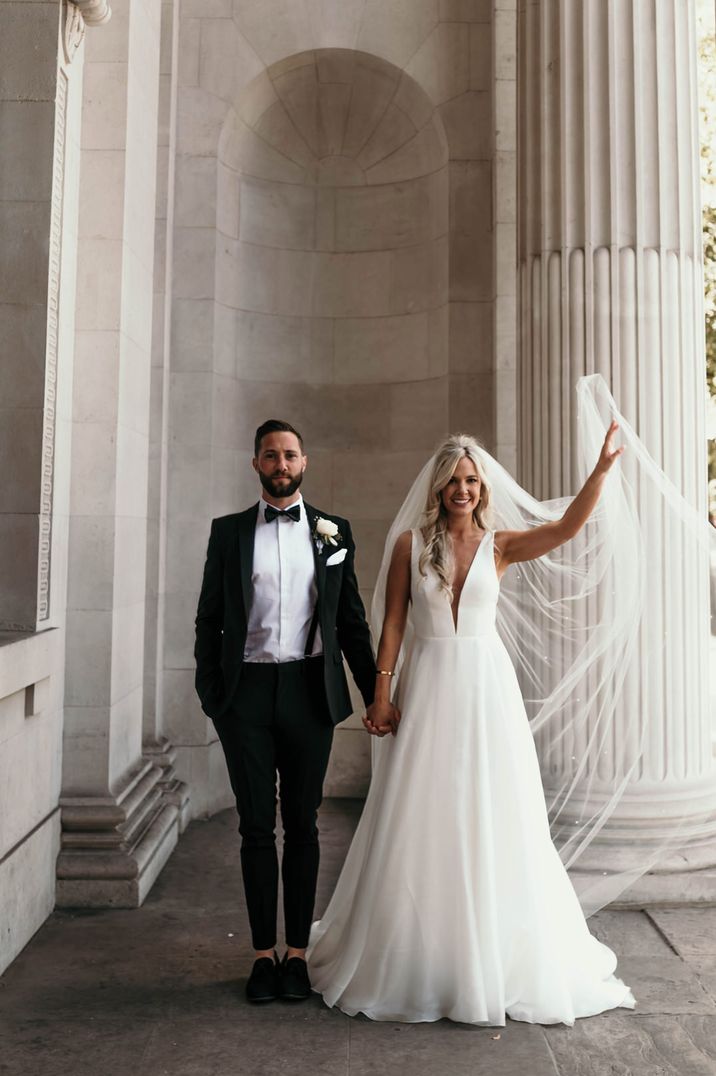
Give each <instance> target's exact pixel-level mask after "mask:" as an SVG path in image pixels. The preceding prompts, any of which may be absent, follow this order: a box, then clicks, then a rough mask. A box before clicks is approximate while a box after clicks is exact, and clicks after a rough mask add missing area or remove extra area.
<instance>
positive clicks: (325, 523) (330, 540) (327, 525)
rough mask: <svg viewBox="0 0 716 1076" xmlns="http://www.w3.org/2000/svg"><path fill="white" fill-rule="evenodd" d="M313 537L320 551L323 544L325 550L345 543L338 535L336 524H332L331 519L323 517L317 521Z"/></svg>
mask: <svg viewBox="0 0 716 1076" xmlns="http://www.w3.org/2000/svg"><path fill="white" fill-rule="evenodd" d="M313 537H314V538H315V540H316V544H317V545H318V548H319V549H320V547H321V543H323V546H324V548H325V546H327V545H338V542H342V541H343V539H342V538H341V536H340V534H339V533H338V527H337V526H336V525H335V523H332V522H331V520H330V519H323V517H321V516H319V518H318V519H317V520H316V525H315V527H314V528H313Z"/></svg>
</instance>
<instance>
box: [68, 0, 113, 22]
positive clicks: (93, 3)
mask: <svg viewBox="0 0 716 1076" xmlns="http://www.w3.org/2000/svg"><path fill="white" fill-rule="evenodd" d="M74 2H75V4H76V6H77V7H78V8H79V9H80V12H81V14H82V18H83V19H84V21H85V22H86V23H87V25H88V26H102V25H103V24H104V23H105V22H109V20H110V19H111V18H112V8H111V7H110V6H109V3H108V2H107V0H74Z"/></svg>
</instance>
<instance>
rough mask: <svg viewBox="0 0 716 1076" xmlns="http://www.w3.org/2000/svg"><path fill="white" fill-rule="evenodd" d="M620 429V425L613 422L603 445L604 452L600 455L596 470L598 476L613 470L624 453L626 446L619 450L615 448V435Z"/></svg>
mask: <svg viewBox="0 0 716 1076" xmlns="http://www.w3.org/2000/svg"><path fill="white" fill-rule="evenodd" d="M618 429H619V423H618V422H616V421H615V420H614V421H612V423H611V425H610V427H609V429H608V430H607V434H606V437H605V438H604V444H603V445H602V451H601V452H600V453H599V459H598V460H597V466H596V468H595V470H596V471H597V473H598V474H606V473H607V472H608V471H609V470H610V469H611V467H612V465H613V464H614V461H615V460H618V459H619V457H620V456H621V454H622V452H623V451H624V447H625V446H624V445H621V446H620V447H619V448H614V447H613V442H614V435H615V434H616V432H617V430H618Z"/></svg>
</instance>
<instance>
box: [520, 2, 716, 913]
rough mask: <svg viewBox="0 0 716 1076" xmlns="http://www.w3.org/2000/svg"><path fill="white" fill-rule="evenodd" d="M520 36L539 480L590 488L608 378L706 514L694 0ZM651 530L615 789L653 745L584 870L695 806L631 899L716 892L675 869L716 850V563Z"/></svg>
mask: <svg viewBox="0 0 716 1076" xmlns="http://www.w3.org/2000/svg"><path fill="white" fill-rule="evenodd" d="M518 36H519V95H518V115H519V158H520V159H519V214H518V216H519V222H518V255H519V271H520V284H519V287H520V297H519V298H520V311H521V314H520V316H521V325H520V338H521V347H520V356H519V370H518V383H519V422H518V426H519V429H520V434H521V444H520V446H519V449H518V457H519V460H520V464H521V471H520V476H521V481H522V483H523V484H524V485H525V486H526V487H527V488H529V489H530V490H532V491H533V492H534V493H535V494H536V495H537V496H539V497H540V498H548V497H554V496H559V495H564V494H570V493H574V492H576V489H577V484H578V478H577V474H576V470H575V452H574V429H573V421H574V415H575V394H574V386H575V383H576V380H577V379H578V378H579V377H580V376H581V375H582V374H585V373H593V372H599V373H601V374H603V376H604V377H605V379H606V380H607V382H608V383H609V385H610V387H611V389H612V392H613V393H614V395H615V397H616V399H617V402H618V404H619V406H620V409H621V410H622V411H623V412H624V413H625V415H626V416H627V418H628V420H629V421H630V422H631V423H632V424H633V425H634V426H635V428H636V429H637V431H638V433H639V435H640V436H641V437H642V439H643V440H644V442H645V443H646V445H647V447H648V449H649V451H650V452H651V453H652V454H653V456H654V457H655V459H656V460H657V462H658V463H659V464H660V466H661V467H663V469H664V470H665V471H666V473H667V474H668V475H669V477H670V478H671V479H672V481H673V482H674V483H675V484H676V485H677V486H678V487H679V489H680V490H681V491H682V492H683V494H684V495H685V496H686V497H687V498H688V500H689V501H690V502H691V503H692V504H693V505H695V506H696V507H698V509H699V511H700V512H702V513H703V515H704V517H705V513H706V507H705V496H706V475H705V466H706V451H705V448H706V446H705V434H704V401H705V388H704V383H703V382H704V352H703V315H702V305H701V294H702V263H701V238H700V228H701V222H700V203H699V187H698V183H699V164H698V162H699V146H698V132H697V109H696V73H695V66H696V47H695V31H694V12H693V4H692V3H690V2H689V0H673V2H671V3H668V4H662V3H661V2H660V0H520V6H519V29H518ZM624 466H628V461H626V460H625V463H624ZM649 511H651V509H649ZM647 527H648V534H649V542H650V556H652V558H653V559H652V562H651V564H650V566H649V569H648V573H649V574H648V586H649V592H650V597H649V601H650V617H649V622H648V623H647V624H646V625H645V627H644V630H643V632H642V635H641V638H640V640H639V653H638V658H637V659H636V660H635V662H634V666H633V668H632V670H631V672H630V675H629V678H628V681H627V683H626V684H625V686H624V690H623V692H622V698H621V701H620V714H619V730H620V732H621V734H622V735H621V741H620V739H619V735H617V737H616V738H615V743H614V745H613V748H614V750H613V752H612V751H607V752H602V753H601V755H600V757H599V758H598V759H594V760H590V767H591V771H592V772H594V770H595V768H596V772H597V777H598V779H599V778H603V782H602V787H603V788H606V787H608V785H609V781H610V779H611V778H612V777H613V776H614V770H615V767H616V766H617V765H618V762H617V756H618V754H619V751H620V750H621V748H622V745H623V743H624V741H625V740H628V738H629V737H632V739H633V738H634V735H635V733H634V729H635V728H637V726H638V729H641V728H642V727H643V726H642V725H641V722H642V721H643V720H644V719H645V718H647V717H648V734H647V739H646V749H645V752H644V757H643V759H642V761H641V763H640V765H639V767H638V775H637V776H636V777H635V778H634V779H633V781H632V782H631V784H630V786H629V788H628V791H627V793H626V794H625V796H624V798H623V800H622V802H621V804H620V806H619V808H618V810H617V811H616V812H615V814H614V815H613V816H612V818H611V819H610V822H609V823H608V825H607V827H605V830H604V831H603V834H601V835H600V837H599V838H598V840H597V841H595V842H594V844H593V845H592V849H591V853H590V857H589V862H588V863H585V864H582V866H583V867H584V868H585V869H588V870H589V869H591V870H599V869H600V868H601V867H605V868H606V867H612V866H617V865H620V864H623V865H628V863H629V862H630V860H631V858H632V857H633V850H634V842H635V841H639V842H642V847H644V846H646V847H649V846H651V847H658V845H659V842H660V841H663V838H664V837H665V836H667V835H668V834H669V833H670V832H671V833H673V832H674V827H675V826H676V825H677V820H678V819H682V820H683V819H687V820H691V819H693V825H692V824H691V823H689V825H688V827H687V832H688V834H689V837H688V840H687V841H686V845H685V849H684V850H683V854H682V855H681V856H679V857H678V860H677V859H676V858H673V859H672V861H671V862H668V861H667V862H663V863H661V864H659V873H650V874H649V875H647V876H645V877H644V878H643V879H642V881H641V882H640V883H639V884H638V885H637V886H635V887H632V890H631V891H630V894H629V897H628V899H630V900H634V901H641V900H647V901H648V900H656V899H677V900H678V899H684V898H685V899H706V898H708V897H711V898H712V899H713V897H714V895H716V880H715V876H714V875H713V874H711V873H710V872H709V871H708V870H702V871H701V872H700V873H694V874H691V875H688V874H687V875H684V874H681V875H678V874H675V873H670V872H674V871H678V870H681V871H689V870H694V869H696V868H708V867H711V866H713V865H714V864H716V818H715V817H714V815H713V811H714V809H715V808H716V783H715V782H714V762H713V759H712V755H711V744H710V727H709V724H710V723H709V707H708V683H707V670H708V602H709V598H708V594H709V584H708V565H707V563H706V562H705V558H704V557H703V556H701V555H700V553H699V551H698V550H694V549H693V548H691V547H690V544H689V539H688V538H687V537H686V536H685V535H684V534H682V533H676V532H674V531H673V530H672V531H666V530H665V528H664V525H663V521H662V519H661V518H660V517H659V515H658V514H655V515H651V516H650V518H649V519H648V522H647ZM542 746H544V745H542ZM539 747H540V743H539V737H538V748H539ZM571 752H572V748H570V749H569V750H565V754H564V758H563V759H562V761H561V765H562V773H561V774H554V773H552V774H546V775H545V784H546V788H547V792H548V793H549V786H550V784H551V783H552V782H555V784H556V785H559V784H561V780H562V778H563V777H564V776H568V775H570V772H571V765H572V762H571ZM597 784H598V782H597ZM708 811H710V812H712V813H711V817H712V819H713V821H712V822H711V823H710V824H709V823H708V822H705V821H704V818H705V816H706V812H708ZM664 872H665V873H664Z"/></svg>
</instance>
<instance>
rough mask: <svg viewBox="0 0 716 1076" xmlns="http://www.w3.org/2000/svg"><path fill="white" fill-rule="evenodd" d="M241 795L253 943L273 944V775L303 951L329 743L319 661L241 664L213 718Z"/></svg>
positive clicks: (288, 899)
mask: <svg viewBox="0 0 716 1076" xmlns="http://www.w3.org/2000/svg"><path fill="white" fill-rule="evenodd" d="M216 730H217V732H218V734H219V739H220V740H221V745H222V747H223V749H224V754H225V756H226V764H227V766H228V770H229V777H230V779H231V787H232V789H233V791H234V795H235V796H236V809H237V811H238V813H239V833H240V834H241V838H242V841H241V870H242V874H243V880H244V891H245V893H246V904H247V907H248V912H249V922H250V925H251V935H252V939H253V946H254V949H272V948H273V947H274V946H275V944H276V914H277V907H278V856H277V854H276V838H275V829H276V774H277V773H278V777H279V798H280V803H281V821H282V823H283V833H284V843H283V861H282V864H281V875H282V880H283V907H284V920H285V925H286V944H287V945H289V946H291V947H292V948H296V949H303V948H305V947H306V945H307V944H308V935H309V931H310V928H311V921H312V918H313V905H314V901H315V896H316V879H317V877H318V860H319V848H318V826H317V824H316V817H317V812H318V808H319V806H320V804H321V798H322V795H323V779H324V777H325V775H326V768H327V766H328V757H329V755H330V751H331V744H332V742H333V723H332V722H331V718H330V714H329V712H328V706H327V703H326V698H325V692H324V688H323V657H311V658H305V659H304V660H302V661H288V662H283V663H281V664H260V663H251V664H249V663H245V664H244V665H243V667H242V670H241V679H240V681H239V687H238V690H237V694H236V697H235V699H234V701H233V702H232V705H231V708H230V709H229V710H228V711H227V712H226V713H225V714H224V715H222V716H221V717H220V718H219V719H218V720H217V722H216Z"/></svg>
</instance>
